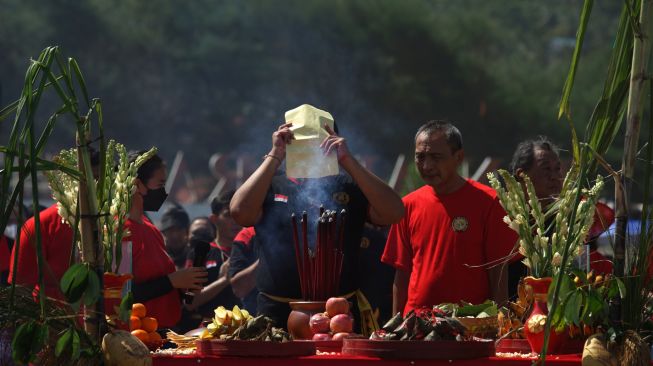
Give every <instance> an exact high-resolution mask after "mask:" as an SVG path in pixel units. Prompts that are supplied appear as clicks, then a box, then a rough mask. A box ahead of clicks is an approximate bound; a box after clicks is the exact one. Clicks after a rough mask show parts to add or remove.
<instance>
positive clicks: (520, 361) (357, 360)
mask: <svg viewBox="0 0 653 366" xmlns="http://www.w3.org/2000/svg"><path fill="white" fill-rule="evenodd" d="M152 358H153V361H154V362H153V365H154V366H172V365H179V366H184V365H188V366H191V365H195V366H197V365H217V366H294V365H297V366H300V365H302V366H303V365H308V366H311V365H314V366H329V365H333V366H349V365H353V366H444V365H458V366H473V365H495V366H530V365H531V364H532V363H533V359H528V358H500V357H484V358H477V359H471V360H451V361H450V360H410V359H406V360H388V359H381V358H377V357H363V356H345V355H319V356H307V357H293V358H282V357H276V358H270V357H257V358H250V357H218V356H204V357H197V356H163V355H154V356H153V357H152ZM546 360H547V361H546V363H547V365H556V366H571V365H574V366H578V365H580V364H581V357H580V355H560V356H549V357H547V359H546Z"/></svg>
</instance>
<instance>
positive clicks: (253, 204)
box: [229, 123, 294, 226]
mask: <svg viewBox="0 0 653 366" xmlns="http://www.w3.org/2000/svg"><path fill="white" fill-rule="evenodd" d="M290 126H292V123H286V124H283V125H281V126H279V128H278V129H277V130H276V131H275V132H274V133H273V134H272V150H270V152H269V153H268V154H266V155H265V156H264V158H263V162H262V163H261V165H259V167H258V169H256V171H254V173H253V174H252V175H251V176H250V177H249V178H247V180H246V181H245V183H243V185H242V186H240V188H238V190H237V191H236V193H235V194H234V196H233V198H232V199H231V204H230V205H229V210H230V212H231V217H233V219H234V220H235V221H236V222H237V223H238V224H239V225H241V226H254V224H256V222H257V221H258V220H259V218H260V217H261V213H262V208H263V201H264V200H265V195H266V194H267V192H268V189H269V188H270V184H271V183H272V178H274V174H275V172H276V171H277V169H278V168H279V166H280V165H281V162H282V161H283V160H284V159H285V158H286V145H289V144H290V142H291V140H292V139H293V138H294V137H293V133H292V131H290Z"/></svg>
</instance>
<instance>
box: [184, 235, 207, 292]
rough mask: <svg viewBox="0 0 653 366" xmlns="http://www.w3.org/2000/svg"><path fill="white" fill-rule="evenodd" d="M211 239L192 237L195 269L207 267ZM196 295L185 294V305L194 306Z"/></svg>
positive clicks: (191, 243)
mask: <svg viewBox="0 0 653 366" xmlns="http://www.w3.org/2000/svg"><path fill="white" fill-rule="evenodd" d="M210 241H211V239H207V238H204V237H191V239H190V245H191V248H193V267H204V266H206V258H207V256H208V254H209V251H210V250H211V244H210ZM194 296H195V293H193V292H191V291H186V292H184V295H183V298H184V303H185V304H192V303H193V299H194Z"/></svg>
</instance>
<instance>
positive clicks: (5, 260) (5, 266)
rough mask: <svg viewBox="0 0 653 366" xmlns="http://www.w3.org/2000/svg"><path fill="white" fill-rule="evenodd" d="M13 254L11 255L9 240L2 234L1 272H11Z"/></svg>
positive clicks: (0, 236)
mask: <svg viewBox="0 0 653 366" xmlns="http://www.w3.org/2000/svg"><path fill="white" fill-rule="evenodd" d="M10 257H11V253H9V244H8V243H7V238H6V237H5V236H4V235H2V234H0V272H6V271H8V270H9V262H10V261H11V259H10Z"/></svg>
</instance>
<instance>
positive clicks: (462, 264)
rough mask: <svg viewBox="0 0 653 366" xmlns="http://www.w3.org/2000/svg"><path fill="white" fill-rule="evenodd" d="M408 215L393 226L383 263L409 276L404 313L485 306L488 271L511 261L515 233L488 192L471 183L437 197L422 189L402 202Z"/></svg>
mask: <svg viewBox="0 0 653 366" xmlns="http://www.w3.org/2000/svg"><path fill="white" fill-rule="evenodd" d="M403 202H404V205H405V207H406V215H405V216H404V218H403V219H402V220H401V221H399V223H396V224H393V225H392V227H391V229H390V233H389V235H388V241H387V244H386V247H385V252H384V253H383V256H382V258H381V260H382V261H383V262H384V263H386V264H389V265H391V266H393V267H395V268H397V269H399V270H402V271H406V272H410V282H409V286H408V300H407V302H406V307H405V308H404V313H406V312H408V311H410V310H411V309H413V308H416V307H420V306H432V305H436V304H440V303H444V302H459V301H461V300H464V301H468V302H471V303H481V302H483V301H485V300H486V299H488V297H489V296H490V287H489V279H488V273H487V270H486V269H485V268H470V267H468V266H479V265H484V264H487V263H490V262H493V261H495V260H498V259H500V258H503V257H505V256H507V255H508V254H509V253H510V252H511V251H512V249H513V247H514V245H515V243H516V242H517V238H518V237H517V233H516V232H514V231H513V230H511V229H510V228H509V227H508V225H506V224H505V223H504V222H503V217H504V216H505V211H504V210H503V208H502V207H501V205H500V204H499V199H498V198H497V197H496V193H495V192H494V190H493V189H492V188H490V187H487V186H485V185H482V184H480V183H478V182H475V181H473V180H468V181H467V183H466V184H465V185H464V186H463V187H461V188H460V189H458V190H457V191H455V192H453V193H450V194H447V195H438V194H437V193H436V192H435V191H434V189H433V188H432V187H431V186H424V187H422V188H419V189H418V190H416V191H414V192H412V193H410V194H408V195H406V196H405V197H404V198H403Z"/></svg>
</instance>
